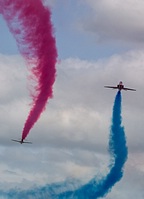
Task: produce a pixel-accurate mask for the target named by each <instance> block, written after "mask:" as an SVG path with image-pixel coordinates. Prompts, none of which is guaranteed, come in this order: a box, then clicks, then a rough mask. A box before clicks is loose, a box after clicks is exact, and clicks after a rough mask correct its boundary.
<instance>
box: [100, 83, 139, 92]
mask: <svg viewBox="0 0 144 199" xmlns="http://www.w3.org/2000/svg"><path fill="white" fill-rule="evenodd" d="M104 87H105V88H113V89H118V90H119V91H121V90H125V91H127V90H129V91H136V90H135V89H133V88H126V87H124V85H123V83H122V81H120V83H119V84H118V85H117V86H104Z"/></svg>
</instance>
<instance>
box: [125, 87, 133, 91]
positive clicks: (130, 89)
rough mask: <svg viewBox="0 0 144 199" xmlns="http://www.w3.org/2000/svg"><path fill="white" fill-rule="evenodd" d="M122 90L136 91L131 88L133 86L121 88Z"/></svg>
mask: <svg viewBox="0 0 144 199" xmlns="http://www.w3.org/2000/svg"><path fill="white" fill-rule="evenodd" d="M123 90H125V91H136V90H135V89H133V88H123Z"/></svg>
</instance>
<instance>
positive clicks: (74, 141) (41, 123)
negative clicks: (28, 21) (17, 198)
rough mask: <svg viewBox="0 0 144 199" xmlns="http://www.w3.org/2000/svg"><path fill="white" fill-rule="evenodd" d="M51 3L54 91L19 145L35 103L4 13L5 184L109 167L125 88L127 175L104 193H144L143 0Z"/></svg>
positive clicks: (0, 92)
mask: <svg viewBox="0 0 144 199" xmlns="http://www.w3.org/2000/svg"><path fill="white" fill-rule="evenodd" d="M45 4H46V5H50V7H51V10H52V22H53V25H54V28H55V37H56V42H57V49H58V60H59V62H58V64H57V66H56V68H57V77H56V81H55V84H54V87H53V92H54V97H53V99H51V100H50V101H49V102H48V104H47V108H46V110H45V111H44V113H43V114H42V115H41V118H40V119H39V120H38V122H37V123H36V125H35V126H34V127H33V129H32V130H31V132H30V134H29V135H28V137H27V139H28V140H29V141H32V142H33V144H32V145H19V144H16V143H13V142H11V139H19V138H21V132H22V129H23V126H24V123H25V120H26V118H27V115H28V113H29V110H30V103H31V98H30V96H29V87H30V83H29V82H28V79H27V77H28V70H27V67H26V65H25V62H24V60H23V58H22V57H21V56H20V54H19V52H18V49H17V46H16V42H15V40H14V38H13V37H12V35H11V34H10V32H9V30H8V28H7V26H6V24H5V21H4V20H3V18H2V16H0V32H1V34H0V35H1V37H0V126H1V133H0V160H1V164H0V176H1V178H0V186H1V189H6V188H7V189H9V188H15V187H24V188H29V187H31V186H33V185H38V186H39V185H45V184H46V183H52V182H59V181H63V180H65V179H70V178H75V179H80V180H83V181H85V182H86V181H87V180H89V179H91V178H92V177H93V176H94V175H96V174H98V173H100V174H102V175H103V174H105V172H106V171H107V167H108V164H109V153H108V152H107V147H108V138H109V130H110V125H111V116H112V107H113V101H114V97H115V95H116V91H114V90H108V89H104V85H117V83H119V81H121V80H122V81H123V82H124V84H125V86H127V87H132V88H135V89H136V90H137V91H136V92H122V118H123V125H124V127H125V133H126V137H127V146H128V151H129V155H128V160H127V162H126V165H125V169H124V177H123V178H122V180H121V181H120V182H119V183H117V184H116V186H115V187H114V188H113V189H112V191H111V192H110V193H109V194H108V195H107V196H106V197H105V198H106V199H115V198H117V199H121V198H123V199H127V198H131V199H133V198H136V197H137V198H139V199H143V197H144V190H143V187H144V181H143V178H144V145H143V142H144V132H143V131H144V128H143V124H144V111H143V110H144V103H143V100H144V90H143V89H144V80H143V76H144V20H143V17H144V12H143V10H144V2H143V0H139V1H137V0H61V1H59V0H45Z"/></svg>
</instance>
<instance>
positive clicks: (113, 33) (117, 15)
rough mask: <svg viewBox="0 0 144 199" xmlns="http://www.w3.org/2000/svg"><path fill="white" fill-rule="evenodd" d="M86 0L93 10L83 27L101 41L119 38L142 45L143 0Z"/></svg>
mask: <svg viewBox="0 0 144 199" xmlns="http://www.w3.org/2000/svg"><path fill="white" fill-rule="evenodd" d="M85 2H86V3H87V4H88V5H89V6H90V7H91V10H92V12H91V15H90V17H87V21H86V20H84V22H82V24H81V25H82V28H83V29H84V30H86V31H89V32H92V33H94V34H96V35H97V38H98V40H99V41H101V42H103V41H114V40H117V41H121V42H122V41H123V42H131V43H139V44H140V45H141V42H142V43H143V40H144V34H143V33H144V28H143V27H144V24H143V20H142V19H143V17H144V14H143V9H144V2H143V1H142V0H140V1H136V0H131V1H130V0H128V1H121V0H118V1H112V0H108V1H107V0H104V1H94V0H85ZM92 13H93V14H92ZM125 45H126V43H125Z"/></svg>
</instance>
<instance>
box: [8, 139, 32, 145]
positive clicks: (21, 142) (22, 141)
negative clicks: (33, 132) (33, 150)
mask: <svg viewBox="0 0 144 199" xmlns="http://www.w3.org/2000/svg"><path fill="white" fill-rule="evenodd" d="M12 141H13V142H19V143H20V144H23V143H26V144H32V142H27V141H24V140H23V139H21V140H14V139H12Z"/></svg>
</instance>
